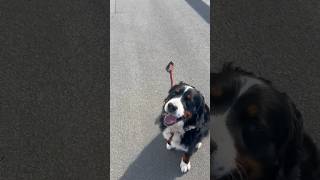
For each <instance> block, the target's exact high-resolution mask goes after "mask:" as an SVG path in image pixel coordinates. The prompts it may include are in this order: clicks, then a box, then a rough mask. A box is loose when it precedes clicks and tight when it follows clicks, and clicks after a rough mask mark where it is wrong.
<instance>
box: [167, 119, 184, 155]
mask: <svg viewBox="0 0 320 180" xmlns="http://www.w3.org/2000/svg"><path fill="white" fill-rule="evenodd" d="M183 125H184V123H183V121H180V122H178V123H176V124H174V125H172V126H169V127H167V128H166V129H165V130H164V131H163V132H162V135H163V137H164V138H165V139H167V140H168V139H170V137H171V136H172V134H173V136H172V139H171V147H172V148H175V149H178V150H181V151H185V152H186V151H188V147H186V146H184V145H182V144H181V138H182V137H183V135H184V133H185V130H184V129H183Z"/></svg>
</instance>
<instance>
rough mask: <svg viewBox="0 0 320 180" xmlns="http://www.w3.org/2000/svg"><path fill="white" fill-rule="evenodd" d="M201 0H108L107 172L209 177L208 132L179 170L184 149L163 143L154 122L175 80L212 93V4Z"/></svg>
mask: <svg viewBox="0 0 320 180" xmlns="http://www.w3.org/2000/svg"><path fill="white" fill-rule="evenodd" d="M209 7H210V6H209V1H201V0H116V1H114V0H112V1H111V8H110V9H111V13H110V18H111V19H110V28H111V29H110V38H111V39H110V46H111V47H110V65H111V69H110V76H111V77H110V113H111V114H110V136H111V137H110V158H111V159H110V179H111V180H116V179H121V180H144V179H148V180H150V179H152V180H157V179H159V180H173V179H186V180H187V179H190V180H191V179H192V180H193V179H199V180H202V179H209V176H210V170H209V163H210V159H209V143H208V142H209V139H208V138H207V139H205V140H204V145H203V146H202V148H201V149H200V150H199V151H198V152H197V153H195V155H194V156H193V157H192V159H191V166H192V167H191V171H190V172H188V173H187V174H182V173H181V172H180V168H179V164H180V158H181V153H180V152H175V151H167V150H166V147H165V142H164V139H163V138H162V136H161V135H160V130H159V128H158V126H157V125H156V124H155V121H156V118H157V116H158V115H159V113H160V111H161V107H162V105H163V100H164V98H165V96H166V95H167V92H168V90H169V88H170V80H169V74H168V73H167V72H166V71H165V66H166V65H167V63H168V62H169V61H173V62H174V63H175V79H176V81H184V82H187V83H190V84H191V85H193V86H195V87H196V88H198V89H199V90H200V91H201V92H202V93H203V94H204V95H205V98H206V99H207V101H209V73H210V24H209V22H210V16H209V15H210V12H209V11H210V8H209Z"/></svg>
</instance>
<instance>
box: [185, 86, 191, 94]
mask: <svg viewBox="0 0 320 180" xmlns="http://www.w3.org/2000/svg"><path fill="white" fill-rule="evenodd" d="M184 88H185V89H184V91H183V94H184V93H186V92H187V91H188V90H189V89H193V87H191V86H187V85H186V86H184Z"/></svg>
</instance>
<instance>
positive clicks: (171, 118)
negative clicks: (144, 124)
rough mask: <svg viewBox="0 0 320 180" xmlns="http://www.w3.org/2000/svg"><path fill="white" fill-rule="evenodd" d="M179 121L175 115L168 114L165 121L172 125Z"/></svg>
mask: <svg viewBox="0 0 320 180" xmlns="http://www.w3.org/2000/svg"><path fill="white" fill-rule="evenodd" d="M176 122H177V118H176V117H175V116H173V115H167V116H166V117H165V118H164V123H165V124H166V125H167V126H168V125H172V124H174V123H176Z"/></svg>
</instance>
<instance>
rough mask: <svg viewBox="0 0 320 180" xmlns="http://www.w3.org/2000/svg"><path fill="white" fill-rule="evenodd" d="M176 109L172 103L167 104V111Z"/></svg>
mask: <svg viewBox="0 0 320 180" xmlns="http://www.w3.org/2000/svg"><path fill="white" fill-rule="evenodd" d="M177 109H178V108H177V106H175V105H173V104H172V103H169V104H168V111H169V112H171V113H172V112H175V111H176V110H177Z"/></svg>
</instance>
